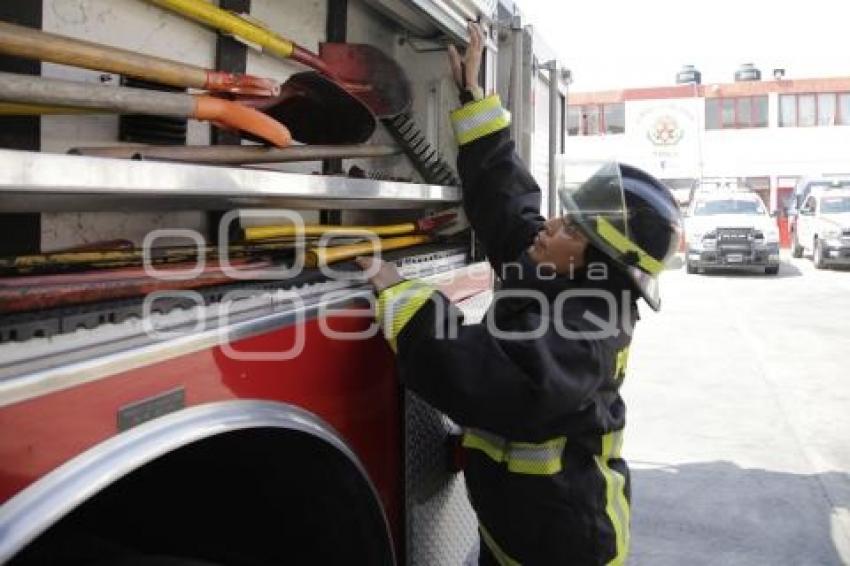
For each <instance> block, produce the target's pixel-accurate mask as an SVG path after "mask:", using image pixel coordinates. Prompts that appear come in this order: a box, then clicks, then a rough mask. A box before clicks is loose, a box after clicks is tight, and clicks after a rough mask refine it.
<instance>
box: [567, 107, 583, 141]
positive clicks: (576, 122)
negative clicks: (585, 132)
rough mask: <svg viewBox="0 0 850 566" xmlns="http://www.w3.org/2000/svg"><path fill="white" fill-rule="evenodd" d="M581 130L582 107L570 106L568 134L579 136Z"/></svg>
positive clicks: (568, 111)
mask: <svg viewBox="0 0 850 566" xmlns="http://www.w3.org/2000/svg"><path fill="white" fill-rule="evenodd" d="M579 130H581V107H579V106H570V107H569V109H568V110H567V135H570V136H577V135H579Z"/></svg>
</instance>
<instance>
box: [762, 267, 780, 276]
mask: <svg viewBox="0 0 850 566" xmlns="http://www.w3.org/2000/svg"><path fill="white" fill-rule="evenodd" d="M764 274H765V275H778V274H779V266H778V265H768V266H767V267H765V268H764Z"/></svg>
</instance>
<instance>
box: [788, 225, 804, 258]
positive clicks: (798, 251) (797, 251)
mask: <svg viewBox="0 0 850 566" xmlns="http://www.w3.org/2000/svg"><path fill="white" fill-rule="evenodd" d="M791 257H795V258H798V259H799V258H801V257H803V246H801V245H800V242H799V240H797V232H796V231H794V238H793V239H792V240H791Z"/></svg>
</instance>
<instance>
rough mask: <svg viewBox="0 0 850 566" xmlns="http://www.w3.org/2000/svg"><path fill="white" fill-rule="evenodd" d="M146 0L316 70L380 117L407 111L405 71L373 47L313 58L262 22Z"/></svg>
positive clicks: (324, 50) (187, 0)
mask: <svg viewBox="0 0 850 566" xmlns="http://www.w3.org/2000/svg"><path fill="white" fill-rule="evenodd" d="M148 1H149V2H151V3H152V4H156V5H157V6H160V7H162V8H166V9H169V10H172V11H174V12H177V13H178V14H181V15H183V16H185V17H187V18H189V19H192V20H195V21H197V22H200V23H202V24H205V25H207V26H209V27H212V28H214V29H217V30H219V31H220V32H222V33H226V34H228V35H232V36H233V37H235V38H236V39H238V40H240V41H242V42H243V43H245V44H247V45H248V46H250V47H255V48H257V47H258V48H259V49H261V50H262V51H264V52H267V53H270V54H272V55H274V56H275V57H278V58H282V59H292V60H293V61H297V62H299V63H301V64H303V65H307V66H308V67H311V68H313V69H315V70H317V71H319V72H320V73H322V74H323V75H325V76H326V77H329V78H331V79H333V80H334V81H337V82H338V83H340V85H341V86H342V87H343V88H344V89H345V90H347V91H348V92H350V93H351V94H353V95H354V96H356V97H357V98H359V99H360V100H362V101H363V103H364V104H366V106H368V107H369V109H370V110H372V112H374V113H375V115H377V116H378V117H380V118H390V117H393V116H397V115H399V114H401V113H403V112H405V111H406V110H407V109H408V108H409V107H410V103H411V100H412V95H411V91H410V83H409V82H408V80H407V77H406V76H405V74H404V71H403V70H402V69H401V67H400V66H399V65H398V63H396V62H395V61H394V60H393V59H391V58H390V57H388V56H387V55H385V54H384V53H383V52H382V51H380V50H379V49H377V48H376V47H373V46H371V45H366V44H355V43H322V44H320V45H319V54H318V55H317V54H315V53H312V52H310V51H308V50H306V49H304V48H303V47H301V46H300V45H296V44H295V43H293V42H292V41H290V40H288V39H286V38H284V37H281V36H280V35H277V34H276V33H274V32H273V31H271V30H269V29H268V28H267V27H265V26H264V25H262V24H258V23H255V22H253V21H251V20H250V19H248V18H247V17H243V16H240V15H237V14H234V13H232V12H228V11H227V10H222V9H221V8H217V7H216V6H213V5H211V4H209V3H208V2H205V1H204V0H148Z"/></svg>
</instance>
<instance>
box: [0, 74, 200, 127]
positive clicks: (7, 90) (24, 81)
mask: <svg viewBox="0 0 850 566" xmlns="http://www.w3.org/2000/svg"><path fill="white" fill-rule="evenodd" d="M0 100H7V101H10V102H23V103H26V104H48V105H60V106H79V107H82V108H100V109H105V110H112V111H114V112H137V113H139V114H153V115H162V116H180V117H183V118H187V117H189V116H190V115H191V114H192V113H193V111H194V109H195V100H194V98H193V97H192V96H190V95H188V94H181V93H172V92H157V91H152V90H145V89H140V88H138V89H137V88H126V87H112V86H104V85H99V84H91V83H78V82H74V81H64V80H60V79H48V78H44V77H31V76H29V75H16V74H13V73H0Z"/></svg>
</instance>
